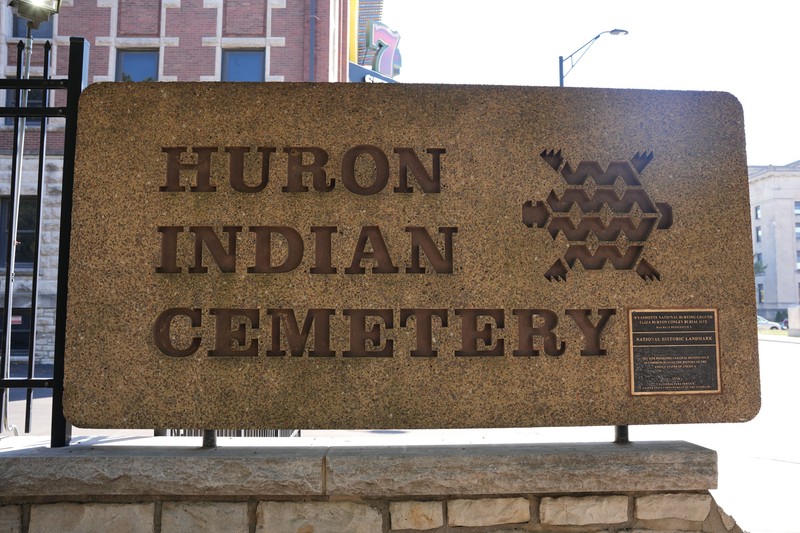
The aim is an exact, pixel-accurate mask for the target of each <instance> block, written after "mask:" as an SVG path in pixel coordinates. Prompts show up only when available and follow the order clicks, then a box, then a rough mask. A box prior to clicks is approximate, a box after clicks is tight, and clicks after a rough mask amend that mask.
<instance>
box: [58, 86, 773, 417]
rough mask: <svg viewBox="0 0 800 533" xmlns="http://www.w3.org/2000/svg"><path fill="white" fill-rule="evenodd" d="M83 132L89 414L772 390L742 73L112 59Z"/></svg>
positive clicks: (501, 411)
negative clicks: (445, 74)
mask: <svg viewBox="0 0 800 533" xmlns="http://www.w3.org/2000/svg"><path fill="white" fill-rule="evenodd" d="M78 143H79V144H78V160H77V171H76V181H75V194H74V205H75V207H74V226H73V228H72V249H71V252H70V254H71V258H70V265H69V304H68V323H67V353H66V357H67V359H66V384H65V388H66V390H65V409H66V412H67V416H68V418H69V419H70V420H71V421H72V422H73V423H75V424H77V425H79V426H81V427H98V426H100V427H196V428H255V427H270V428H297V427H300V428H425V427H445V428H449V427H513V426H550V425H600V424H620V425H624V424H653V423H677V422H734V421H743V420H747V419H750V418H752V417H753V416H755V414H756V413H757V412H758V409H759V403H760V389H759V378H758V357H757V338H756V329H755V304H754V295H753V287H754V281H753V267H752V256H751V242H750V226H749V216H748V210H749V203H748V186H747V173H746V161H745V152H744V131H743V119H742V111H741V107H740V105H739V103H738V102H737V101H736V99H735V98H734V97H732V96H731V95H729V94H726V93H701V92H662V91H634V90H605V89H562V88H522V87H490V86H484V87H466V86H435V85H427V86H419V85H366V84H365V85H356V84H350V85H346V84H290V83H281V84H278V83H275V84H222V83H157V84H98V85H94V86H91V87H90V88H89V89H88V90H87V91H86V92H85V93H84V95H83V96H82V98H81V108H80V132H79V138H78Z"/></svg>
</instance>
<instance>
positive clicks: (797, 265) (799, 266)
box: [795, 250, 800, 270]
mask: <svg viewBox="0 0 800 533" xmlns="http://www.w3.org/2000/svg"><path fill="white" fill-rule="evenodd" d="M795 268H797V270H800V250H798V251H797V259H796V261H795Z"/></svg>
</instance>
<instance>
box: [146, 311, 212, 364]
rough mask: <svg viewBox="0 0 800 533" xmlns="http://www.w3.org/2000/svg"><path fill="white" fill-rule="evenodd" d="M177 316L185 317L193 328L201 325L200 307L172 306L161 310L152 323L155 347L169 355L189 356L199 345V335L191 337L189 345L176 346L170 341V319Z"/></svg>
mask: <svg viewBox="0 0 800 533" xmlns="http://www.w3.org/2000/svg"><path fill="white" fill-rule="evenodd" d="M177 317H187V318H188V319H189V324H190V325H191V326H192V327H193V328H199V327H200V325H201V315H200V309H189V308H187V307H173V308H171V309H167V310H166V311H163V312H162V313H161V314H159V315H158V316H157V317H156V321H155V322H154V323H153V342H154V343H155V345H156V348H158V350H159V351H160V352H161V353H163V354H164V355H168V356H170V357H189V356H190V355H192V354H194V353H195V352H196V351H197V349H198V348H199V347H200V340H201V339H200V337H192V340H191V341H190V342H189V346H187V347H186V348H178V347H177V346H175V344H174V343H173V341H172V321H173V320H174V319H175V318H177Z"/></svg>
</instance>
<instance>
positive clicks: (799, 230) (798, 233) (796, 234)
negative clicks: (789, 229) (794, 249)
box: [794, 224, 800, 239]
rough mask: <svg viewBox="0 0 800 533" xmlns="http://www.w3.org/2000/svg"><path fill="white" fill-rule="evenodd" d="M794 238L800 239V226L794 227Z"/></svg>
mask: <svg viewBox="0 0 800 533" xmlns="http://www.w3.org/2000/svg"><path fill="white" fill-rule="evenodd" d="M794 238H795V239H800V224H795V225H794Z"/></svg>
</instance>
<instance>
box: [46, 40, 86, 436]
mask: <svg viewBox="0 0 800 533" xmlns="http://www.w3.org/2000/svg"><path fill="white" fill-rule="evenodd" d="M88 81H89V43H88V42H87V41H86V40H85V39H83V38H82V37H70V40H69V75H68V82H67V123H66V126H65V129H64V172H63V178H62V189H61V190H62V193H61V223H60V230H59V231H60V233H59V241H58V294H57V297H56V338H55V358H54V364H53V413H52V422H51V428H50V446H51V447H53V448H61V447H64V446H69V443H70V440H71V438H72V425H71V424H70V423H69V422H67V420H66V418H65V417H64V349H65V344H66V342H65V340H66V327H67V280H68V279H69V245H70V231H71V230H72V190H73V186H74V179H75V143H76V140H77V137H78V99H79V98H80V95H81V92H82V91H83V89H84V88H86V86H87V85H88Z"/></svg>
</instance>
